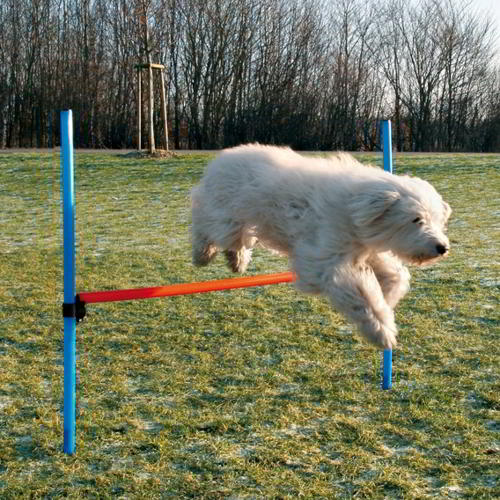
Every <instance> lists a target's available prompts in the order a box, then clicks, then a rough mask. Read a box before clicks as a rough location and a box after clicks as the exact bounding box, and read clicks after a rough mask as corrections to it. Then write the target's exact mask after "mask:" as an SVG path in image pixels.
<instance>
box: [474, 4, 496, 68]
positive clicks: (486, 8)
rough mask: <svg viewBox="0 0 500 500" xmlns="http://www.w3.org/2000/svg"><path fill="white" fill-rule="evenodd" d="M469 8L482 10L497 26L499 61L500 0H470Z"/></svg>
mask: <svg viewBox="0 0 500 500" xmlns="http://www.w3.org/2000/svg"><path fill="white" fill-rule="evenodd" d="M471 8H474V9H477V10H478V11H479V12H484V13H486V14H487V15H488V17H489V18H490V19H491V20H492V21H494V22H495V24H496V28H497V44H496V46H497V61H500V0H472V1H471Z"/></svg>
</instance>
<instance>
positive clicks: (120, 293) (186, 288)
mask: <svg viewBox="0 0 500 500" xmlns="http://www.w3.org/2000/svg"><path fill="white" fill-rule="evenodd" d="M292 281H295V274H294V273H292V272H290V271H288V272H284V273H277V274H261V275H258V276H245V277H244V278H227V279H223V280H215V281H201V282H195V283H180V284H175V285H167V286H155V287H152V288H134V289H130V290H107V291H104V292H82V293H79V294H78V297H79V299H80V301H81V302H83V303H85V304H92V303H96V302H117V301H121V300H136V299H152V298H156V297H171V296H174V295H189V294H193V293H206V292H215V291H218V290H229V289H231V288H247V287H252V286H264V285H275V284H277V283H289V282H292Z"/></svg>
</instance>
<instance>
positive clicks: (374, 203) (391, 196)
mask: <svg viewBox="0 0 500 500" xmlns="http://www.w3.org/2000/svg"><path fill="white" fill-rule="evenodd" d="M400 199H401V195H400V194H399V193H398V192H397V191H393V190H387V189H384V190H374V191H371V192H365V193H361V194H359V195H357V196H355V197H354V199H353V202H352V203H351V209H352V212H351V214H352V218H353V222H354V224H355V225H356V226H358V227H365V226H368V225H370V224H373V223H374V222H375V221H376V220H377V219H379V218H380V217H382V216H383V215H385V214H386V213H387V212H388V211H389V210H390V209H391V208H392V207H393V206H394V204H395V203H397V202H398V201H399V200H400Z"/></svg>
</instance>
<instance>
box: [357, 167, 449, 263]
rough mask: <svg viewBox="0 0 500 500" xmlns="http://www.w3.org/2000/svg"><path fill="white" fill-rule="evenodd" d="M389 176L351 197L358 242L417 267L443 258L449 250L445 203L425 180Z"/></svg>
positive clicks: (446, 204)
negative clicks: (391, 253) (385, 179)
mask: <svg viewBox="0 0 500 500" xmlns="http://www.w3.org/2000/svg"><path fill="white" fill-rule="evenodd" d="M391 177H392V178H391V179H389V178H388V179H387V181H386V182H379V183H374V184H372V185H370V184H369V183H368V184H366V185H365V186H364V189H363V191H362V192H361V193H359V194H358V195H355V196H354V198H353V201H352V203H351V217H352V220H353V223H354V226H355V227H356V229H357V233H358V236H359V237H360V239H361V240H362V241H361V243H362V244H364V245H366V246H369V247H373V248H376V249H377V250H380V251H387V250H390V251H392V252H393V253H394V254H396V255H397V256H398V257H399V258H401V259H402V260H404V261H406V262H409V263H412V264H417V265H424V264H430V263H432V262H434V261H436V260H438V259H440V258H442V257H445V256H446V255H447V254H448V252H449V249H450V242H449V240H448V238H447V236H446V234H445V233H446V225H447V222H448V219H449V217H450V215H451V208H450V206H449V205H448V203H446V202H445V201H443V199H442V198H441V196H440V195H439V193H438V192H437V191H436V190H435V189H434V188H433V187H432V186H431V184H429V183H428V182H427V181H424V180H422V179H418V178H416V177H399V176H398V177H396V176H391Z"/></svg>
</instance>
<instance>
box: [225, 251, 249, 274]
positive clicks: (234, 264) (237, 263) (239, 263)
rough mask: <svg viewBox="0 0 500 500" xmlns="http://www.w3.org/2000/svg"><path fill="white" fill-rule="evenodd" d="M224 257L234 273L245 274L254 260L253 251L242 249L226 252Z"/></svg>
mask: <svg viewBox="0 0 500 500" xmlns="http://www.w3.org/2000/svg"><path fill="white" fill-rule="evenodd" d="M224 255H225V256H226V259H227V264H228V266H229V268H230V269H231V271H233V273H244V272H245V271H246V270H247V267H248V264H249V263H250V261H251V259H252V249H251V248H245V247H241V248H240V249H239V250H224Z"/></svg>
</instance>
